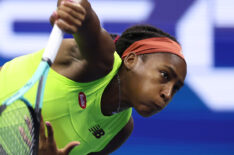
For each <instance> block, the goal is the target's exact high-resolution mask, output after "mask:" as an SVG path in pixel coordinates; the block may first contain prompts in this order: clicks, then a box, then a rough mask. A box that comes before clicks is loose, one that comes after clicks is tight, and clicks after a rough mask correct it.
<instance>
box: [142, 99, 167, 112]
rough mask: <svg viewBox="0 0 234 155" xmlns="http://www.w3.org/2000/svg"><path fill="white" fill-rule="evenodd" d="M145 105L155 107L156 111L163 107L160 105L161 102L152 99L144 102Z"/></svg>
mask: <svg viewBox="0 0 234 155" xmlns="http://www.w3.org/2000/svg"><path fill="white" fill-rule="evenodd" d="M142 104H143V105H145V106H148V107H150V108H153V109H154V110H155V111H161V110H162V109H163V107H162V106H160V105H159V104H157V103H155V102H153V101H151V102H147V103H142Z"/></svg>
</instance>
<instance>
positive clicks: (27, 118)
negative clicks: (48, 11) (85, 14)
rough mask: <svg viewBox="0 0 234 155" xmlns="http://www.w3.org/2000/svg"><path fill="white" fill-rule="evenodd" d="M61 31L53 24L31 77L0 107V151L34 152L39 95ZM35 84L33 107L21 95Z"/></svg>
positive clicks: (6, 154)
mask: <svg viewBox="0 0 234 155" xmlns="http://www.w3.org/2000/svg"><path fill="white" fill-rule="evenodd" d="M63 35H64V33H63V32H62V31H61V30H60V28H59V27H58V26H57V25H56V24H55V25H54V27H53V29H52V32H51V34H50V37H49V41H48V43H47V46H46V48H45V51H44V53H43V56H42V60H41V62H40V64H39V66H38V68H37V70H36V71H35V73H34V74H33V76H32V77H31V79H30V80H29V81H28V82H27V83H26V84H25V85H24V86H23V87H22V88H21V89H19V90H18V91H17V92H16V93H15V94H14V95H12V96H11V97H9V98H8V99H6V100H5V101H4V102H3V103H2V104H1V106H0V154H1V155H16V154H17V155H18V154H20V155H21V154H22V155H29V154H30V155H35V154H37V152H38V143H39V130H40V118H41V108H42V101H43V94H44V88H45V83H46V79H47V74H48V71H49V69H50V66H51V64H52V63H53V62H54V60H55V57H56V55H57V51H58V49H59V47H60V44H61V42H62V40H63ZM36 83H38V86H37V94H36V100H35V102H36V103H35V107H34V108H33V107H32V104H30V103H29V101H28V100H27V99H26V98H25V97H24V94H25V93H26V92H27V91H29V90H30V89H31V88H32V87H33V86H34V85H35V84H36Z"/></svg>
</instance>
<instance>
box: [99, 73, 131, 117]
mask: <svg viewBox="0 0 234 155" xmlns="http://www.w3.org/2000/svg"><path fill="white" fill-rule="evenodd" d="M122 92H123V82H122V80H121V75H120V74H119V73H117V74H116V76H115V77H114V78H113V79H112V80H111V82H110V83H109V85H108V86H107V87H106V89H105V91H104V93H103V96H102V102H101V109H102V113H103V114H104V115H107V116H110V115H112V114H115V113H119V112H121V111H123V110H125V109H127V108H129V107H130V106H129V104H127V102H125V101H126V100H125V99H124V94H123V93H122Z"/></svg>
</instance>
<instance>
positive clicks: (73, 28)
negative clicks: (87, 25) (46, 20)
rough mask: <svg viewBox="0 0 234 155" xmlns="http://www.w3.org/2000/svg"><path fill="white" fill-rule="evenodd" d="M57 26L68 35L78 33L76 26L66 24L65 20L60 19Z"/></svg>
mask: <svg viewBox="0 0 234 155" xmlns="http://www.w3.org/2000/svg"><path fill="white" fill-rule="evenodd" d="M56 24H57V25H58V26H59V27H60V28H61V29H62V30H63V31H65V32H66V33H70V34H73V33H76V32H77V27H76V26H74V25H69V24H68V23H66V22H64V21H63V20H61V19H59V20H57V21H56Z"/></svg>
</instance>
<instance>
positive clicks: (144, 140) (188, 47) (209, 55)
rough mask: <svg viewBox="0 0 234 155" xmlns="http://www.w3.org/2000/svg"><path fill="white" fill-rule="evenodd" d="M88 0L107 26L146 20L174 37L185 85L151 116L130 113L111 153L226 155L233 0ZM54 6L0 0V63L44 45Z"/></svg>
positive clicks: (232, 88) (233, 123) (232, 137)
mask: <svg viewBox="0 0 234 155" xmlns="http://www.w3.org/2000/svg"><path fill="white" fill-rule="evenodd" d="M91 3H92V5H93V7H94V9H95V11H96V12H97V14H98V16H99V18H100V20H101V24H102V25H103V26H104V28H106V29H107V30H108V31H109V32H112V33H121V32H122V31H124V29H126V28H127V27H129V26H131V25H134V24H139V23H145V24H146V23H147V24H151V25H154V26H156V27H159V28H161V29H163V30H165V31H167V32H168V33H170V34H172V35H174V36H176V37H177V39H178V40H179V41H180V43H181V44H182V46H183V52H184V55H185V57H186V59H187V63H188V76H187V79H186V83H185V87H184V88H183V89H182V90H181V91H180V92H179V93H178V94H177V95H176V96H175V98H174V99H173V101H172V102H171V103H170V105H169V106H168V107H167V108H166V109H165V110H164V111H162V112H160V113H159V114H157V115H155V116H153V117H151V118H142V117H141V116H139V115H138V114H137V113H136V112H135V111H133V117H134V121H135V129H134V131H133V134H132V136H131V137H130V138H129V139H128V140H127V142H126V143H125V144H124V145H123V146H122V147H121V148H120V149H119V150H118V151H116V152H115V153H113V155H120V154H121V155H122V154H126V155H127V154H134V155H142V154H147V155H155V154H157V155H177V154H178V155H234V46H233V45H234V1H233V0H95V1H94V0H93V1H91ZM55 8H56V0H0V65H3V64H4V63H5V62H6V61H8V60H10V59H12V58H14V57H16V56H18V55H22V54H26V53H30V52H34V51H37V50H39V49H41V48H43V47H45V45H46V42H47V40H48V35H49V33H50V30H51V26H50V24H49V22H48V18H49V16H50V14H51V13H52V11H53V10H54V9H55ZM66 37H70V36H69V35H67V36H66ZM90 37H92V36H90Z"/></svg>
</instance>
